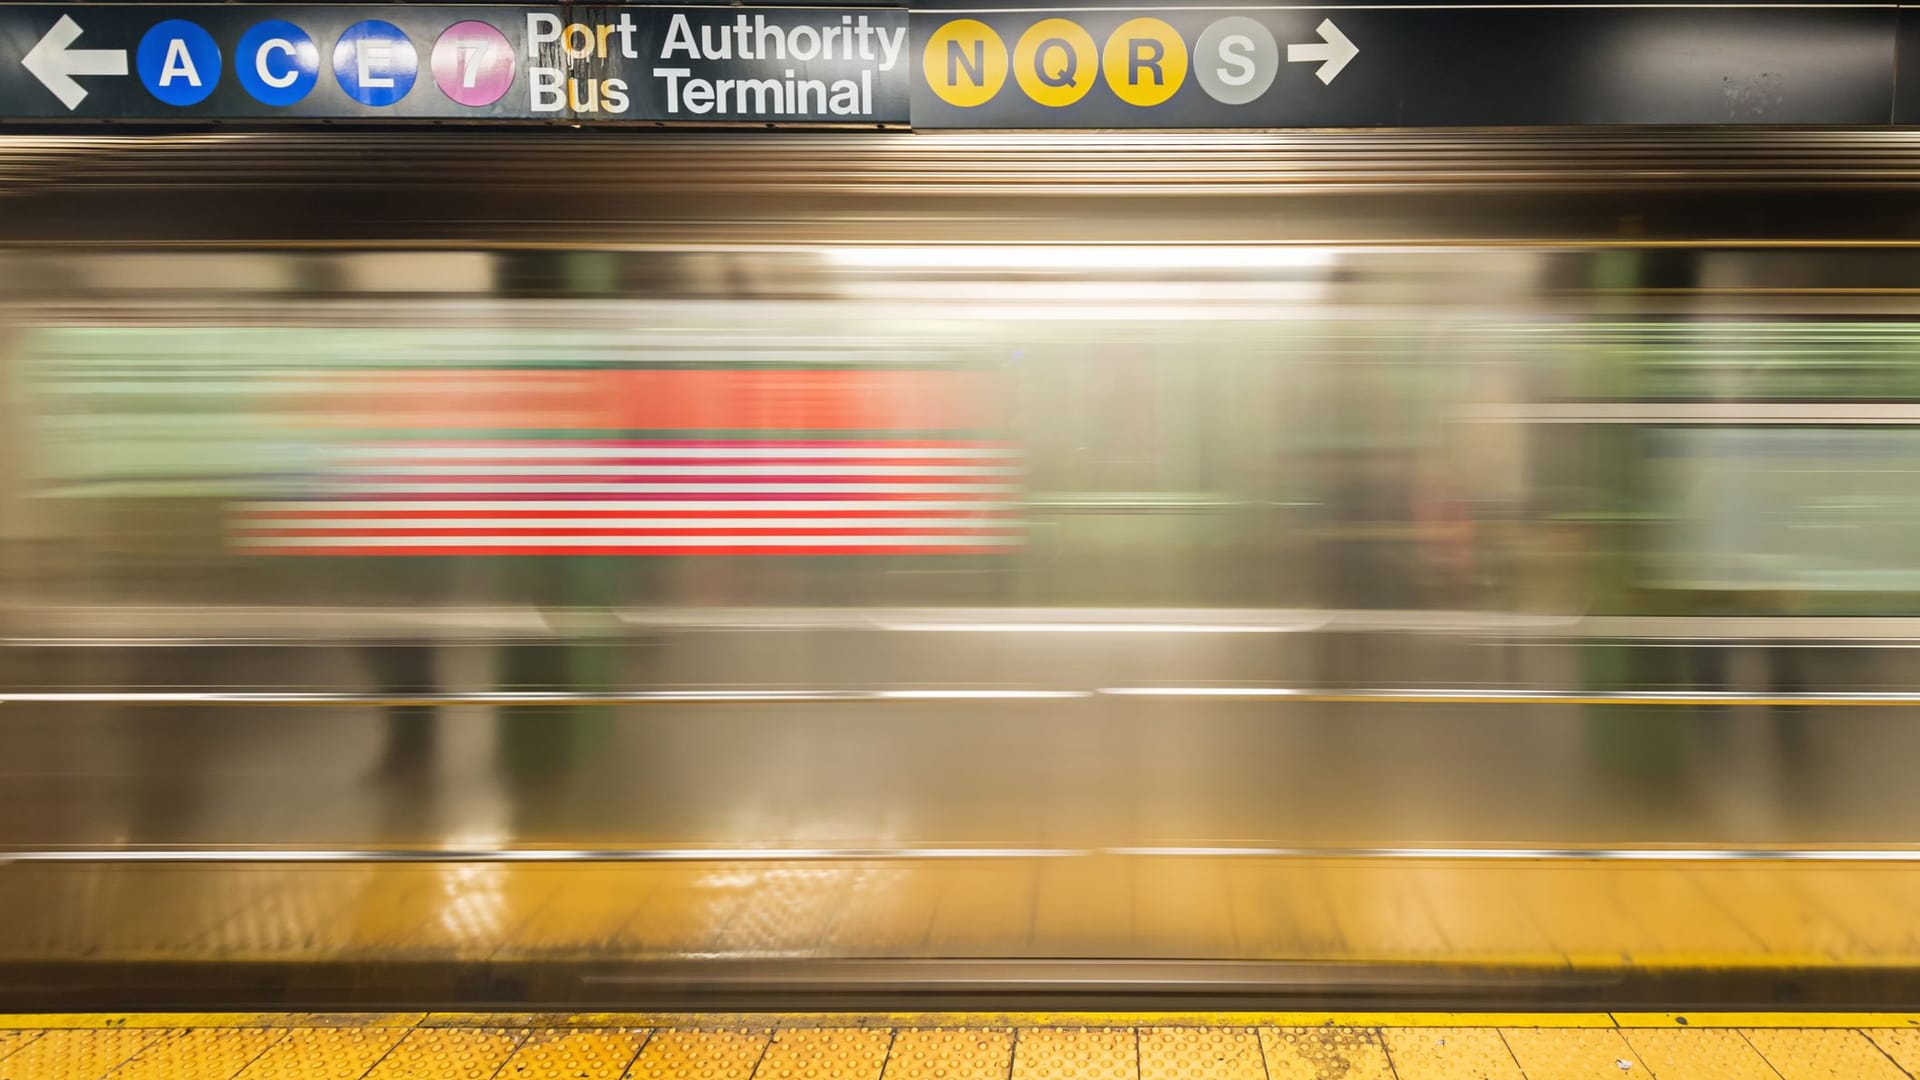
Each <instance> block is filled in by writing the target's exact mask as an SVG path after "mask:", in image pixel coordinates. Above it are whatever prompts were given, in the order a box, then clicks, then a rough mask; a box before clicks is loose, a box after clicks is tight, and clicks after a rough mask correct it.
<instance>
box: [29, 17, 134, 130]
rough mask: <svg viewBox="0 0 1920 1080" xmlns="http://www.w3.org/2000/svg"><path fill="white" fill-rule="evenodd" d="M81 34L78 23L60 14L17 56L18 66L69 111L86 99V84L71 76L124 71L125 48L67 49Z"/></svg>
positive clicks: (110, 73)
mask: <svg viewBox="0 0 1920 1080" xmlns="http://www.w3.org/2000/svg"><path fill="white" fill-rule="evenodd" d="M79 38H80V24H79V23H77V22H74V21H73V18H72V17H71V16H67V15H62V16H60V21H59V22H57V23H54V24H53V29H51V30H49V31H47V35H46V36H45V37H43V38H41V39H40V40H39V41H37V42H35V43H34V46H33V48H31V49H28V50H27V55H25V56H23V57H21V58H20V66H21V67H23V68H26V69H27V70H28V71H30V72H32V73H33V77H34V78H36V79H39V80H40V82H41V84H42V85H44V86H45V87H46V88H47V89H48V90H51V91H53V96H54V97H57V98H59V99H60V104H62V105H65V106H66V107H67V111H68V112H72V111H73V110H74V109H75V108H76V107H78V106H79V104H80V103H81V102H82V101H85V100H86V97H87V88H86V87H84V86H81V85H80V84H79V83H78V82H76V81H75V80H74V76H75V75H125V74H126V73H127V50H125V49H69V48H67V46H69V45H72V44H73V43H74V42H75V41H77V40H79Z"/></svg>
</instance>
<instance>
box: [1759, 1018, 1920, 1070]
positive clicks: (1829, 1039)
mask: <svg viewBox="0 0 1920 1080" xmlns="http://www.w3.org/2000/svg"><path fill="white" fill-rule="evenodd" d="M1741 1034H1743V1035H1745V1036H1746V1037H1747V1041H1748V1042H1750V1043H1752V1044H1753V1048H1754V1049H1755V1050H1758V1051H1760V1056H1762V1057H1764V1058H1766V1059H1767V1064H1769V1065H1771V1066H1773V1071H1775V1072H1777V1073H1779V1074H1780V1077H1781V1080H1906V1076H1907V1074H1906V1072H1905V1071H1904V1070H1902V1069H1901V1068H1900V1067H1899V1066H1897V1065H1895V1064H1894V1063H1893V1061H1892V1060H1891V1059H1890V1058H1888V1057H1887V1055H1886V1054H1884V1053H1881V1051H1880V1048H1879V1047H1878V1046H1875V1045H1874V1044H1873V1043H1872V1042H1870V1041H1868V1039H1867V1037H1866V1036H1865V1035H1862V1034H1861V1033H1859V1032H1858V1031H1848V1030H1845V1029H1841V1028H1748V1029H1746V1030H1744V1031H1742V1032H1741Z"/></svg>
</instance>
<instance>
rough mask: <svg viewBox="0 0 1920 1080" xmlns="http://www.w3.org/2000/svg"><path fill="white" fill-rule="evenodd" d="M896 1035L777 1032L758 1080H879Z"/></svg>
mask: <svg viewBox="0 0 1920 1080" xmlns="http://www.w3.org/2000/svg"><path fill="white" fill-rule="evenodd" d="M892 1042H893V1032H891V1031H889V1030H887V1029H886V1028H814V1029H793V1030H788V1031H781V1032H777V1033H776V1034H775V1035H774V1036H773V1043H772V1044H771V1045H769V1046H768V1047H767V1054H766V1056H765V1057H763V1058H761V1059H760V1068H759V1069H757V1070H755V1071H754V1074H753V1078H754V1080H879V1077H880V1070H881V1068H882V1067H883V1066H884V1065H885V1064H886V1062H887V1047H888V1046H889V1045H890V1044H891V1043H892Z"/></svg>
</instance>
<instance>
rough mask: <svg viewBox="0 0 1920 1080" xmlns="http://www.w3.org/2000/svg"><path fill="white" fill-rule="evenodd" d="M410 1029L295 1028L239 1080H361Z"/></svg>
mask: <svg viewBox="0 0 1920 1080" xmlns="http://www.w3.org/2000/svg"><path fill="white" fill-rule="evenodd" d="M408 1030H409V1029H408V1028H403V1027H328V1028H317V1027H316V1028H294V1029H293V1030H292V1031H290V1032H288V1033H287V1037H286V1038H284V1039H281V1040H280V1041H279V1042H276V1043H274V1044H273V1045H272V1046H269V1047H267V1049H266V1052H265V1053H263V1054H261V1055H260V1056H259V1057H257V1058H254V1059H253V1064H251V1065H249V1066H247V1067H246V1069H244V1070H243V1071H242V1072H241V1073H240V1076H239V1078H238V1080H359V1078H360V1077H361V1076H363V1075H365V1074H366V1071H367V1070H368V1069H370V1068H372V1067H373V1063H374V1062H376V1061H379V1060H380V1058H381V1056H382V1055H384V1054H385V1053H386V1052H387V1051H389V1050H391V1049H393V1044H394V1043H397V1042H399V1041H400V1039H401V1037H402V1036H404V1035H406V1033H407V1031H408Z"/></svg>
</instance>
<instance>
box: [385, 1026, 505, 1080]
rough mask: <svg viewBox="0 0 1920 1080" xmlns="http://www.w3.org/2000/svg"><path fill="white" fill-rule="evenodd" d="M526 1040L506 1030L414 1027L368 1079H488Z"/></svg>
mask: <svg viewBox="0 0 1920 1080" xmlns="http://www.w3.org/2000/svg"><path fill="white" fill-rule="evenodd" d="M525 1037H526V1033H525V1032H522V1031H512V1030H509V1029H506V1028H438V1027H436V1028H414V1029H413V1030H412V1031H409V1032H407V1037H406V1038H404V1039H401V1040H400V1045H398V1046H396V1047H394V1048H393V1050H392V1051H391V1052H389V1053H388V1054H387V1056H386V1057H383V1058H381V1059H380V1063H379V1064H378V1065H375V1066H374V1067H373V1071H372V1072H370V1073H368V1074H367V1080H424V1078H426V1077H431V1078H432V1080H488V1078H489V1077H491V1076H492V1075H493V1074H494V1073H497V1072H499V1071H500V1066H501V1064H502V1063H503V1062H505V1061H506V1060H507V1059H508V1058H509V1057H512V1056H513V1051H514V1049H515V1048H516V1047H518V1046H519V1045H520V1040H521V1039H523V1038H525Z"/></svg>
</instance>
